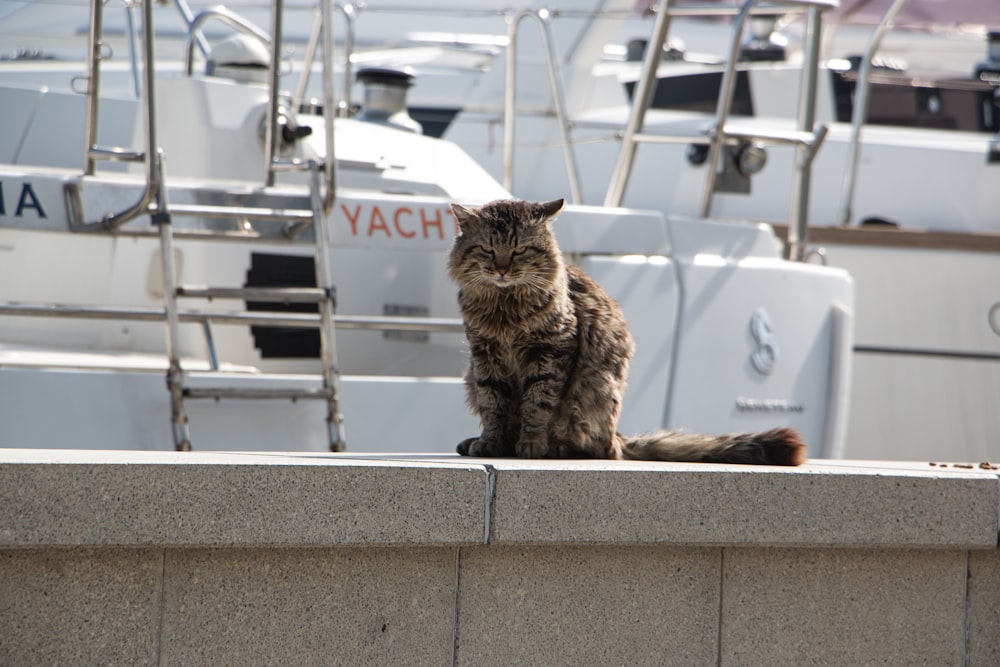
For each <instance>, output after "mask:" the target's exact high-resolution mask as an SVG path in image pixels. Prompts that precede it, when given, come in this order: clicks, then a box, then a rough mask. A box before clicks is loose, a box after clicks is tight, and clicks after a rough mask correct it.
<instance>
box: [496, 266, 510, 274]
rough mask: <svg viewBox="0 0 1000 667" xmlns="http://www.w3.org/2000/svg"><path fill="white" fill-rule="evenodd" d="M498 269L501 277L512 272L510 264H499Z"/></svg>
mask: <svg viewBox="0 0 1000 667" xmlns="http://www.w3.org/2000/svg"><path fill="white" fill-rule="evenodd" d="M496 269H497V273H499V274H500V275H501V276H505V275H507V274H508V273H509V272H510V264H497V265H496Z"/></svg>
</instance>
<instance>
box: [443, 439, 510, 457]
mask: <svg viewBox="0 0 1000 667" xmlns="http://www.w3.org/2000/svg"><path fill="white" fill-rule="evenodd" d="M455 449H456V451H457V452H458V453H459V454H461V455H462V456H510V454H508V453H507V452H505V451H504V447H503V445H502V444H501V443H500V442H497V441H496V440H492V439H490V438H482V437H480V438H466V439H465V440H463V441H462V442H460V443H458V447H456V448H455Z"/></svg>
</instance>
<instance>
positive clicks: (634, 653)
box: [456, 547, 720, 665]
mask: <svg viewBox="0 0 1000 667" xmlns="http://www.w3.org/2000/svg"><path fill="white" fill-rule="evenodd" d="M719 567H720V550H718V549H697V548H686V549H658V548H655V547H636V548H615V547H594V548H590V549H573V548H569V547H472V548H463V549H462V558H461V578H460V589H459V598H458V610H459V613H458V628H457V633H456V634H457V637H458V641H457V646H456V656H457V661H456V664H459V665H489V664H496V665H534V664H561V665H709V664H715V656H716V652H717V649H718V611H719Z"/></svg>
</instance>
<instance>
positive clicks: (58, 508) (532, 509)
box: [0, 449, 1000, 548]
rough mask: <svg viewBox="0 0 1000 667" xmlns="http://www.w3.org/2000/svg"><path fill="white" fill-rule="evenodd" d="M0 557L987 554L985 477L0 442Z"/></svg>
mask: <svg viewBox="0 0 1000 667" xmlns="http://www.w3.org/2000/svg"><path fill="white" fill-rule="evenodd" d="M0 507H3V508H4V510H5V511H4V512H2V513H0V547H2V546H5V545H7V546H15V545H16V546H32V545H33V546H85V545H133V546H142V545H161V546H212V545H216V546H248V547H253V546H265V545H268V546H331V547H333V546H352V545H370V544H383V545H397V546H402V545H439V546H440V545H442V544H450V545H462V544H482V543H484V542H488V543H490V544H565V543H575V542H579V543H606V544H617V545H620V544H649V543H653V544H671V545H688V546H699V545H713V546H725V545H739V546H748V545H753V546H818V545H829V546H839V547H851V546H890V547H892V546H907V547H949V548H992V547H994V546H996V543H997V530H998V525H997V524H998V509H997V508H998V507H1000V483H998V480H997V474H996V473H995V472H993V471H979V470H959V469H956V468H949V469H947V470H941V469H936V468H930V467H929V466H928V465H927V464H923V465H918V464H880V463H878V462H869V463H865V464H852V463H850V462H840V461H837V462H834V461H822V462H821V461H815V462H810V463H809V464H808V465H806V466H804V467H802V468H794V469H793V468H770V467H752V466H732V465H729V466H724V465H706V464H701V465H698V464H672V463H649V462H625V461H518V460H510V459H494V460H487V459H466V458H461V457H458V456H453V457H447V456H443V457H442V456H427V457H419V456H412V455H410V456H404V455H399V456H389V455H383V456H370V457H364V456H358V455H353V456H351V455H334V454H278V453H275V454H233V453H226V454H222V453H214V454H213V453H209V452H193V453H187V454H176V453H169V452H69V451H66V452H53V451H45V450H4V449H0Z"/></svg>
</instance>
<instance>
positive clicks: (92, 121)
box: [79, 0, 162, 230]
mask: <svg viewBox="0 0 1000 667" xmlns="http://www.w3.org/2000/svg"><path fill="white" fill-rule="evenodd" d="M103 8H104V3H102V2H101V1H100V0H93V1H92V2H91V5H90V32H89V36H90V57H89V58H88V61H87V76H88V85H87V106H86V117H85V124H84V144H85V145H84V166H83V173H84V176H93V175H94V174H95V172H96V168H97V160H106V159H111V160H121V159H125V160H134V161H139V160H141V161H142V162H143V164H144V166H145V171H146V185H145V188H144V189H143V192H142V195H141V196H140V197H139V200H138V201H137V202H136V203H135V204H133V205H132V206H130V207H129V208H127V209H125V210H123V211H119V212H117V213H109V214H107V215H105V216H104V217H103V218H102V219H101V220H100V221H98V222H94V223H84V224H83V225H81V226H80V227H79V229H81V230H87V229H94V228H103V229H112V230H113V229H117V228H118V227H120V226H121V225H123V224H125V223H126V222H128V221H129V220H131V219H133V218H135V217H137V216H139V215H142V214H144V213H147V212H148V211H149V207H150V204H152V203H153V201H154V200H155V199H156V196H157V193H158V192H159V191H160V189H161V187H162V159H161V156H159V154H158V152H157V143H156V85H155V69H154V65H153V29H152V26H153V9H152V3H149V2H144V3H143V18H142V31H143V38H144V39H143V40H142V41H143V50H142V69H143V77H144V81H143V94H142V95H140V98H139V101H140V105H141V107H142V118H143V129H144V130H145V132H144V136H145V139H146V150H145V151H144V152H141V153H137V152H132V151H128V150H127V149H121V148H112V149H104V148H100V147H98V146H97V143H96V141H97V125H98V123H97V121H98V115H99V113H98V108H99V102H100V81H101V65H100V62H101V59H102V58H101V48H102V36H103Z"/></svg>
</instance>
